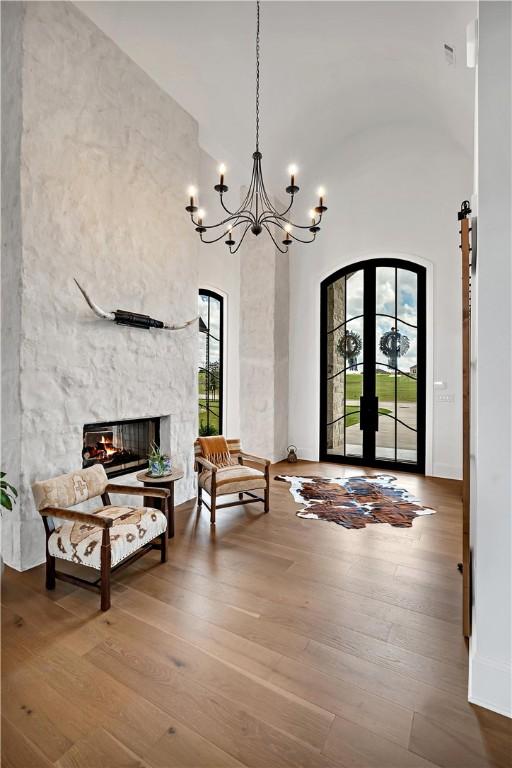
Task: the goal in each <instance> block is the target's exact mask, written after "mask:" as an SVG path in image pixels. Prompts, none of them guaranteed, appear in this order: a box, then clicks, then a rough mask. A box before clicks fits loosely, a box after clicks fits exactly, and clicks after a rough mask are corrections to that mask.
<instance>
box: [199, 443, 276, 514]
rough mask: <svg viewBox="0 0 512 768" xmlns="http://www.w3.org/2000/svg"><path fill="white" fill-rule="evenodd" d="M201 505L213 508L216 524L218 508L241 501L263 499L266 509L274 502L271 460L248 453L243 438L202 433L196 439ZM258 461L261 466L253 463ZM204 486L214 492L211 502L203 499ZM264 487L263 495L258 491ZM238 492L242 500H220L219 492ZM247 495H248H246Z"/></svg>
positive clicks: (242, 502) (247, 502) (211, 510)
mask: <svg viewBox="0 0 512 768" xmlns="http://www.w3.org/2000/svg"><path fill="white" fill-rule="evenodd" d="M194 448H195V461H196V464H195V466H196V471H197V473H198V480H197V508H198V509H201V505H202V504H203V503H204V505H205V507H206V508H207V509H209V510H210V523H211V524H212V525H215V516H216V512H217V510H218V509H224V508H225V507H233V506H237V505H239V504H252V503H254V502H255V501H256V502H261V503H262V504H263V506H264V510H265V512H268V511H269V508H270V506H269V504H270V461H269V460H268V459H261V458H260V457H259V456H253V455H252V454H250V453H245V452H244V451H242V449H241V447H240V440H226V438H225V437H222V436H215V437H200V438H198V439H197V440H196V442H195V446H194ZM251 464H256V465H257V466H258V467H259V468H258V469H257V468H256V467H252V466H250V465H251ZM203 490H204V491H206V492H207V493H208V494H209V496H210V506H208V504H207V503H206V502H205V501H204V500H203ZM254 491H263V498H261V496H258V495H257V494H255V493H254ZM231 494H238V501H230V502H226V503H224V504H219V503H218V502H217V499H218V497H219V496H228V495H231ZM244 496H247V497H248V498H246V499H244Z"/></svg>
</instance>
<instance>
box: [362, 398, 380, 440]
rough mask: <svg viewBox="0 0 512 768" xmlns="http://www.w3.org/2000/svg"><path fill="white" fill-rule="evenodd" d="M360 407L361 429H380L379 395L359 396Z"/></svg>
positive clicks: (374, 430)
mask: <svg viewBox="0 0 512 768" xmlns="http://www.w3.org/2000/svg"><path fill="white" fill-rule="evenodd" d="M359 408H360V411H361V418H360V419H359V429H361V430H365V429H368V430H371V431H372V432H378V431H379V398H378V397H377V396H374V397H368V396H365V395H361V397H360V398H359Z"/></svg>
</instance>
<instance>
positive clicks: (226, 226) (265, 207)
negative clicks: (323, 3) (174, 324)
mask: <svg viewBox="0 0 512 768" xmlns="http://www.w3.org/2000/svg"><path fill="white" fill-rule="evenodd" d="M259 139H260V2H259V0H257V3H256V151H255V152H253V155H252V157H253V166H252V176H251V183H250V184H249V189H248V191H247V194H246V196H245V198H244V200H243V202H242V204H241V205H240V207H239V208H237V209H236V210H235V211H230V210H229V208H228V207H227V205H226V204H225V202H224V194H225V193H226V192H227V191H228V186H227V184H226V183H225V180H226V166H225V165H224V164H222V165H221V166H220V167H219V183H218V184H215V186H214V189H215V191H216V192H218V193H219V199H220V204H221V206H222V209H223V210H224V212H225V213H226V214H227V215H226V216H225V217H224V218H223V219H222V220H221V221H219V222H218V223H217V224H209V225H206V224H204V220H205V217H206V214H205V212H204V211H203V210H202V209H200V208H199V206H198V204H197V190H196V189H195V188H194V187H190V189H189V191H188V194H189V204H188V205H187V206H186V208H185V210H186V211H188V213H189V214H190V219H191V221H192V224H193V225H194V227H195V230H196V232H198V233H199V237H200V239H201V242H203V243H217V242H218V241H219V240H222V239H223V238H225V240H224V242H225V243H226V245H227V246H228V248H229V251H230V253H236V252H237V251H238V249H239V248H240V246H241V245H242V243H243V241H244V239H245V236H246V234H247V232H248V231H249V230H251V232H252V234H253V235H259V234H261V232H263V230H265V231H266V232H267V233H268V235H269V236H270V238H271V239H272V240H273V242H274V244H275V246H276V247H277V248H278V249H279V250H280V251H281V253H287V252H288V246H289V245H291V243H292V242H293V241H294V240H295V241H296V242H299V243H312V242H313V241H314V240H315V239H316V235H317V233H318V232H319V231H320V223H321V221H322V216H323V214H324V213H325V211H326V210H327V206H326V205H325V190H324V189H323V188H322V187H321V188H320V189H319V190H318V205H317V206H316V207H315V208H313V209H312V210H311V211H310V212H309V217H310V220H311V223H310V224H305V225H302V224H295V223H294V222H293V221H291V220H290V219H289V218H288V214H289V213H290V211H291V208H292V206H293V201H294V199H295V195H296V194H297V192H298V191H299V187H298V186H297V184H296V179H295V177H296V175H297V168H296V166H294V165H291V166H290V167H289V169H288V172H289V174H290V183H289V185H288V186H287V187H286V190H285V191H286V193H287V194H288V195H289V196H290V202H289V205H288V207H287V208H285V210H283V211H281V212H279V211H278V210H277V208H276V207H275V206H274V205H273V204H272V203H271V201H270V198H269V196H268V193H267V190H266V189H265V184H264V182H263V173H262V170H261V157H262V155H261V152H260V146H259ZM195 214H197V218H194V216H195ZM219 230H222V231H221V232H220V234H219ZM306 231H308V232H310V233H311V235H310V236H308V235H306ZM207 232H209V233H210V234H211V235H213V238H212V239H206V238H205V237H204V234H205V233H207ZM304 236H305V237H304Z"/></svg>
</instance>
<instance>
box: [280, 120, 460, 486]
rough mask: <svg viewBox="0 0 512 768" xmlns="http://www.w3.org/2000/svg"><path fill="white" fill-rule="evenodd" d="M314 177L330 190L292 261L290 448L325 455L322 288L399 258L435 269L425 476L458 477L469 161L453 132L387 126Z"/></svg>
mask: <svg viewBox="0 0 512 768" xmlns="http://www.w3.org/2000/svg"><path fill="white" fill-rule="evenodd" d="M316 173H317V177H318V180H319V181H321V182H322V183H324V184H325V186H326V187H327V204H328V206H329V210H328V211H327V213H326V214H325V219H324V224H323V227H322V231H321V232H320V234H319V236H318V238H317V241H316V243H315V244H314V245H309V246H301V247H295V246H292V249H293V253H292V255H291V257H290V302H291V307H290V409H289V439H290V442H293V443H295V444H296V445H297V447H298V451H299V455H300V456H301V457H302V458H307V459H317V458H318V442H319V437H318V435H319V356H320V342H319V335H320V282H321V281H322V279H323V278H325V277H326V276H328V275H330V274H332V272H334V271H335V270H337V269H339V268H340V267H343V266H345V265H347V264H350V263H352V262H355V261H358V260H360V259H364V258H367V257H378V256H400V255H401V256H402V257H403V258H405V259H410V260H412V261H418V262H419V263H421V264H423V265H425V266H427V270H428V277H427V280H428V285H427V295H428V296H430V302H431V316H430V317H429V318H428V323H427V336H428V338H427V347H428V353H429V355H430V365H429V370H428V372H427V373H428V380H427V390H428V391H427V404H428V408H430V411H431V414H432V418H430V416H429V411H428V410H427V424H429V425H430V426H431V433H430V435H429V436H428V442H429V444H430V446H431V450H430V457H429V454H428V452H427V472H428V473H431V474H433V475H438V476H443V477H454V478H458V477H460V475H461V346H460V345H461V336H460V326H461V323H460V290H459V286H460V278H459V249H458V234H457V221H456V213H457V210H458V209H459V207H460V203H461V201H462V200H463V199H465V198H467V197H468V195H470V193H471V189H472V158H471V157H470V156H469V155H468V154H467V153H466V152H465V151H464V150H463V149H462V148H461V147H460V146H459V145H458V144H455V143H454V142H453V141H451V140H450V139H449V138H448V136H447V135H445V134H438V133H437V132H436V127H435V125H419V124H415V123H410V124H404V123H401V124H383V125H377V126H375V128H374V129H372V130H368V131H367V132H366V133H359V134H358V135H357V136H354V137H353V138H352V140H351V141H349V142H347V143H344V144H341V145H340V146H339V148H338V150H337V151H336V152H335V153H333V155H332V157H330V158H329V160H328V162H326V164H325V166H324V167H323V168H322V167H319V168H318V169H316ZM301 194H302V192H301ZM305 206H306V203H303V207H304V208H305ZM297 207H299V204H298V203H297ZM299 215H300V212H299ZM429 328H430V332H429ZM439 380H440V381H443V382H445V383H446V389H444V390H442V394H443V395H449V396H451V397H452V398H453V401H452V402H439V401H438V399H437V398H438V396H439V392H438V391H437V390H436V391H434V389H433V382H434V381H439Z"/></svg>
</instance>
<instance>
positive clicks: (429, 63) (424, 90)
mask: <svg viewBox="0 0 512 768" xmlns="http://www.w3.org/2000/svg"><path fill="white" fill-rule="evenodd" d="M76 5H77V6H78V7H79V8H80V9H81V10H82V11H83V12H84V13H86V14H87V15H88V16H89V17H90V18H91V19H92V20H93V21H94V22H95V23H96V24H97V25H98V26H99V27H100V28H101V29H102V30H103V31H104V32H105V33H106V34H107V35H108V36H109V37H111V38H112V39H113V40H114V41H115V42H116V43H117V44H118V45H119V46H120V47H121V48H122V49H123V50H124V51H125V52H126V53H127V54H128V55H129V56H130V57H131V58H132V59H134V61H136V62H137V63H138V64H139V65H140V66H141V67H142V68H143V69H144V70H145V71H146V72H147V73H148V74H149V75H150V76H151V77H152V78H153V79H154V80H156V82H157V83H158V84H159V85H160V86H161V87H162V88H163V89H164V90H166V91H167V92H168V93H169V94H171V95H172V96H173V97H174V98H175V99H176V100H177V101H179V102H180V104H181V105H182V106H183V107H185V109H187V110H188V111H189V112H190V113H191V114H192V115H193V116H194V117H195V118H196V119H197V120H198V123H199V128H200V141H201V144H202V146H203V147H204V148H205V149H206V150H207V151H208V152H209V153H210V154H211V155H212V156H213V157H215V158H217V159H219V160H224V161H225V162H226V163H227V165H228V167H231V168H232V169H235V170H238V171H240V170H243V171H246V172H247V173H248V172H249V162H250V156H251V154H252V152H253V149H254V72H255V63H254V56H255V53H254V37H255V3H254V2H250V1H248V2H215V1H213V2H190V1H189V2H123V0H121V1H120V2H76ZM476 13H477V8H476V3H474V2H277V1H276V2H263V3H262V46H261V54H262V70H261V78H262V80H261V88H262V93H261V109H262V128H261V133H262V147H261V148H262V151H263V154H264V164H265V168H266V169H268V170H267V174H269V175H272V176H273V178H274V179H276V178H282V175H283V174H284V173H285V168H286V165H287V163H289V162H297V163H299V164H300V163H301V162H306V163H307V165H308V167H311V166H314V165H315V164H316V163H319V162H325V158H326V156H330V155H332V154H333V153H334V152H335V151H336V147H337V146H339V145H340V143H342V142H344V141H345V140H346V139H348V138H349V137H350V136H353V135H354V134H357V133H358V132H361V131H365V130H368V128H370V127H371V128H375V127H376V126H379V125H381V124H382V125H389V124H393V123H398V124H402V125H404V124H410V126H411V131H414V130H415V128H414V126H421V127H422V128H423V129H424V128H425V127H427V128H428V127H429V126H431V127H432V129H433V130H435V131H437V132H445V133H446V134H447V135H448V136H449V137H450V138H451V139H452V140H453V141H454V142H457V143H458V144H460V145H461V146H462V147H463V148H464V149H465V150H466V151H467V152H468V155H469V156H470V155H471V153H472V136H473V99H474V70H469V69H467V67H466V50H465V30H466V25H467V24H468V23H469V22H470V21H471V20H472V19H473V18H474V17H475V16H476ZM445 43H447V44H449V45H450V46H452V47H453V48H454V49H455V63H448V62H447V60H446V56H445V51H444V44H445Z"/></svg>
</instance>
